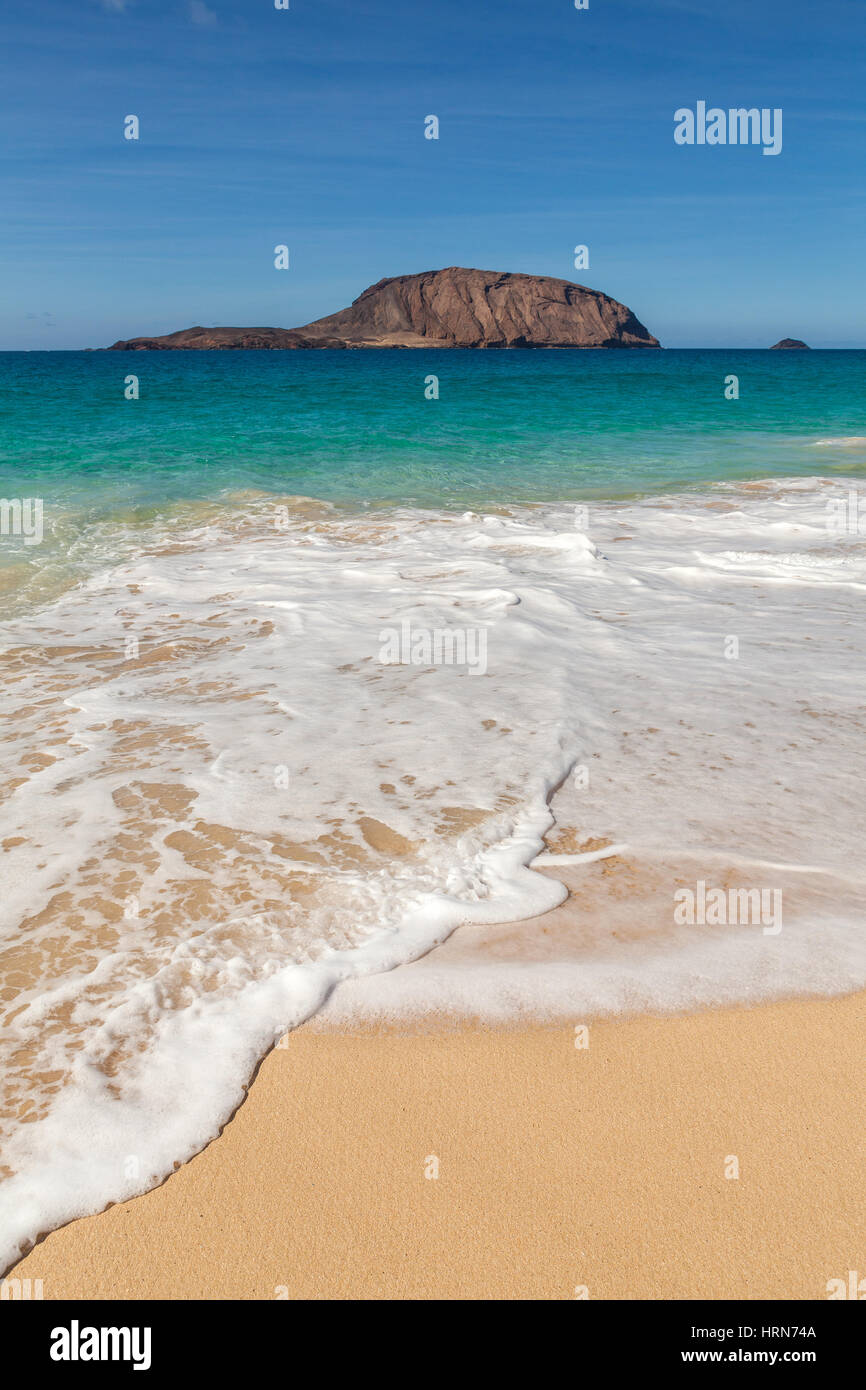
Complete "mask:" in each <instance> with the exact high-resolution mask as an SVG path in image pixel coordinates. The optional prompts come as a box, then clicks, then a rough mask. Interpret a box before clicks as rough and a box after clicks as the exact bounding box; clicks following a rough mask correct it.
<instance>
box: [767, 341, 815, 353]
mask: <svg viewBox="0 0 866 1390" xmlns="http://www.w3.org/2000/svg"><path fill="white" fill-rule="evenodd" d="M779 348H806V349H807V350H809V351H811V349H810V348H809V344H808V343H804V342H803V340H802V338H780V339H779V341H778V343H774V344H773V346H772V347H771V348H770V352H778V350H779Z"/></svg>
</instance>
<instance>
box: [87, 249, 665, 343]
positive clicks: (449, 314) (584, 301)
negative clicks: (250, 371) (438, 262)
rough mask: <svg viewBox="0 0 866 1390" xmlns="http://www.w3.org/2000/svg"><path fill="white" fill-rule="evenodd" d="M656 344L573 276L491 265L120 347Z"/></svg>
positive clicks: (409, 278) (621, 309) (399, 280)
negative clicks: (314, 314)
mask: <svg viewBox="0 0 866 1390" xmlns="http://www.w3.org/2000/svg"><path fill="white" fill-rule="evenodd" d="M658 346H659V343H658V340H657V339H656V338H654V337H653V336H652V334H651V333H649V332H648V331H647V330H646V328H644V326H643V324H642V323H640V322H639V321H638V319H636V318H635V316H634V314H633V313H632V311H631V310H630V309H628V308H626V306H625V305H624V304H620V303H618V301H617V300H615V299H611V298H610V297H609V296H608V295H606V294H602V293H601V292H600V291H599V290H590V289H587V288H586V287H585V286H583V285H575V284H572V283H571V282H570V281H568V280H555V279H552V278H551V277H549V276H546V275H521V274H500V273H498V272H496V271H488V270H465V269H463V268H461V267H460V266H450V267H449V268H448V269H447V270H429V271H424V272H422V273H421V274H419V275H397V276H395V277H393V278H392V279H387V280H380V281H379V282H378V283H377V284H375V285H371V286H370V288H369V289H366V290H364V293H363V294H361V295H359V297H358V298H357V299H356V300H355V301H354V303H353V304H351V305H350V306H349V308H348V309H341V310H339V312H338V313H336V314H329V315H328V316H327V317H326V318H322V319H316V320H315V322H313V323H308V324H306V325H305V326H304V327H302V328H294V329H285V328H211V329H205V328H191V329H184V330H183V331H182V332H180V333H170V334H167V335H166V336H165V337H162V338H131V339H127V340H123V341H121V342H117V343H114V344H113V347H114V348H115V349H148V348H156V349H160V348H246V347H256V348H258V347H264V348H313V347H330V348H352V347H410V348H412V347H443V348H508V347H551V348H553V347H581V348H598V347H605V348H614V347H622V348H626V347H649V348H657V347H658Z"/></svg>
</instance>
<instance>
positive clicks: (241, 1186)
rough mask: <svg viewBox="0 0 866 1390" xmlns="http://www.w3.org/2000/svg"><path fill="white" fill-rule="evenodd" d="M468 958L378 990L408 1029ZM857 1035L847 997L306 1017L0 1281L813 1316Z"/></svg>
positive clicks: (124, 1294) (218, 1294) (859, 1161)
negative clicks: (142, 1164)
mask: <svg viewBox="0 0 866 1390" xmlns="http://www.w3.org/2000/svg"><path fill="white" fill-rule="evenodd" d="M528 925H529V924H527V926H528ZM535 925H536V926H537V925H538V924H537V923H536V924H535ZM461 936H463V938H464V939H463V940H461ZM465 937H466V932H465V929H459V930H458V931H457V932H456V933H455V934H454V935H453V936H452V937H451V938H450V940H449V941H448V942H447V943H445V945H444V946H443V947H442V948H441V949H440V951H439V952H433V953H432V954H431V955H430V956H427V957H425V958H424V959H422V960H420V961H418V962H416V963H414V964H411V965H408V966H404V967H401V968H400V970H399V971H395V972H392V976H391V978H395V977H399V976H400V975H401V974H402V975H403V976H404V977H407V976H409V975H410V973H411V977H412V978H411V979H410V980H409V984H410V985H412V989H411V990H410V993H411V995H412V997H413V1001H414V1002H413V1007H416V1006H417V1000H418V998H419V997H423V993H424V988H425V979H426V977H427V976H428V975H429V974H430V972H431V970H432V971H438V970H441V968H442V964H443V960H444V961H445V963H446V964H447V959H448V956H449V955H454V954H455V953H456V954H457V955H458V956H460V955H461V954H462V955H463V957H464V963H465V956H466V954H467V951H468V952H469V953H471V951H472V950H473V949H474V948H473V945H472V942H471V939H470V940H469V945H468V946H467V944H466V939H465ZM479 949H481V948H480V947H479ZM382 978H385V977H382ZM338 993H339V991H338ZM337 1003H338V1001H337ZM353 1008H354V1004H353ZM864 1022H866V994H856V995H850V996H847V997H843V998H837V999H834V1000H805V1001H792V1002H782V1003H774V1004H765V1005H762V1006H758V1007H755V1008H749V1009H739V1008H736V1009H717V1010H705V1011H702V1012H698V1013H693V1014H689V1015H680V1016H665V1017H635V1018H629V1019H621V1020H602V1021H598V1022H594V1023H593V1022H590V1023H589V1024H580V1025H575V1024H574V1023H569V1024H567V1025H565V1024H561V1023H557V1024H556V1025H555V1026H551V1025H547V1026H540V1025H531V1024H527V1025H525V1026H520V1027H492V1026H489V1025H485V1024H484V1023H483V1022H481V1021H478V1020H476V1021H475V1022H471V1021H469V1020H466V1019H459V1018H456V1017H452V1018H448V1017H443V1016H442V1015H441V1014H428V1015H426V1016H424V1015H418V1014H417V1013H415V1014H414V1015H413V1018H411V1019H410V1018H409V1017H406V1018H404V1019H402V1020H401V1019H399V1018H397V1019H392V1020H391V1022H390V1023H385V1022H381V1021H379V1022H368V1023H367V1024H365V1025H361V1026H359V1025H357V1024H356V1025H354V1026H353V1025H352V1024H351V1023H350V1022H348V1021H347V1018H346V1016H345V1014H344V1013H341V1011H340V1008H339V1007H334V1008H331V1009H325V1011H324V1013H323V1014H322V1015H320V1016H319V1017H318V1018H317V1019H316V1020H314V1021H313V1022H312V1023H310V1024H308V1025H306V1026H304V1027H302V1028H300V1029H298V1030H297V1031H295V1032H294V1033H292V1034H291V1035H289V1036H288V1037H287V1038H286V1039H285V1040H284V1041H283V1044H282V1045H280V1046H279V1047H277V1048H275V1049H274V1050H273V1051H272V1052H271V1053H270V1055H269V1056H268V1057H266V1058H265V1060H264V1062H263V1063H262V1065H261V1067H260V1068H259V1071H258V1073H257V1075H256V1077H255V1079H254V1080H253V1082H252V1084H251V1086H250V1089H249V1093H248V1096H247V1099H246V1101H245V1102H244V1104H243V1105H241V1107H240V1108H239V1110H238V1111H237V1112H236V1114H235V1115H234V1117H233V1118H232V1119H231V1121H230V1122H229V1123H228V1125H226V1127H225V1128H224V1130H223V1132H222V1133H221V1135H220V1136H219V1138H217V1139H216V1140H214V1142H213V1143H211V1144H210V1145H209V1146H208V1147H207V1148H206V1149H205V1150H204V1151H203V1152H202V1153H201V1154H199V1155H198V1156H197V1157H196V1158H194V1159H193V1160H192V1161H191V1162H189V1163H188V1164H186V1165H185V1166H183V1167H181V1168H180V1169H178V1171H176V1172H175V1173H174V1175H173V1176H171V1177H170V1178H169V1179H168V1180H167V1181H166V1182H164V1183H163V1184H162V1185H161V1186H160V1187H159V1188H157V1189H155V1190H154V1191H152V1192H149V1193H147V1194H145V1195H143V1196H141V1197H138V1198H136V1199H134V1200H133V1201H130V1202H125V1203H121V1204H117V1205H115V1206H113V1207H111V1208H109V1209H108V1210H106V1211H105V1212H103V1213H102V1214H100V1215H97V1216H94V1217H89V1218H86V1219H83V1220H80V1221H75V1222H72V1223H71V1224H69V1225H68V1226H66V1227H64V1228H62V1229H61V1230H58V1231H55V1232H54V1233H52V1234H51V1235H49V1236H48V1237H47V1238H46V1239H45V1240H44V1241H41V1242H40V1243H39V1244H37V1246H36V1247H35V1248H34V1249H33V1250H32V1251H31V1253H30V1254H29V1255H28V1256H27V1257H26V1258H25V1259H24V1260H23V1261H22V1262H21V1263H20V1264H19V1265H18V1266H17V1267H16V1268H15V1269H14V1270H13V1271H10V1277H17V1278H21V1279H31V1280H36V1279H41V1280H42V1287H43V1296H44V1298H45V1299H59V1298H74V1299H103V1298H107V1299H133V1298H143V1299H155V1298H168V1299H211V1298H231V1299H274V1298H289V1299H303V1298H315V1299H414V1298H422V1299H439V1298H444V1299H475V1298H478V1299H519V1298H531V1299H545V1300H546V1299H574V1298H584V1297H588V1298H591V1299H617V1298H625V1299H650V1298H656V1299H658V1298H662V1299H685V1298H703V1299H714V1300H717V1299H733V1298H743V1299H752V1300H755V1299H757V1300H760V1299H765V1298H784V1299H824V1298H826V1297H827V1282H828V1280H830V1279H833V1278H842V1279H847V1277H848V1271H849V1270H852V1269H853V1270H858V1269H861V1268H862V1266H863V1248H862V1240H861V1237H860V1233H861V1232H862V1230H863V1227H864V1218H866V1197H864V1192H863V1183H862V1174H863V1166H864V1161H866V1138H864V1136H866V1125H864V1115H866V1105H864V1101H866V1078H864V1074H863V1068H862V1061H861V1058H860V1055H859V1050H858V1049H857V1048H856V1047H854V1046H852V1045H851V1039H852V1038H854V1037H857V1036H861V1035H862V1029H863V1026H864ZM736 1171H738V1172H739V1176H738V1177H735V1176H733V1174H734V1173H735V1172H736Z"/></svg>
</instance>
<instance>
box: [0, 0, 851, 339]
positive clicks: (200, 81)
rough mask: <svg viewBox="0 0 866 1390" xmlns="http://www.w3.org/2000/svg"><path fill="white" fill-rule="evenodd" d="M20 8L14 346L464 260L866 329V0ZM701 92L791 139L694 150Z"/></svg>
mask: <svg viewBox="0 0 866 1390" xmlns="http://www.w3.org/2000/svg"><path fill="white" fill-rule="evenodd" d="M2 30H3V48H4V54H5V60H6V61H5V63H4V67H5V70H6V74H5V77H4V85H3V91H2V94H0V122H2V139H0V179H2V190H3V198H2V206H3V213H2V217H0V256H2V260H3V265H4V269H5V273H4V276H3V281H4V292H3V295H2V300H0V348H5V349H17V348H78V347H90V346H94V347H98V346H105V345H107V344H109V343H111V342H113V341H114V340H115V339H117V338H119V337H130V336H133V335H137V334H150V333H166V332H171V331H172V330H174V329H178V328H186V327H189V326H190V325H192V324H197V323H202V324H236V325H244V326H254V325H262V324H263V325H278V326H281V327H294V326H296V325H299V324H303V323H306V322H308V321H309V320H311V319H313V318H318V317H320V316H322V315H324V314H327V313H331V312H333V311H334V310H335V309H338V308H342V307H343V306H344V305H345V304H347V303H349V302H350V301H351V300H352V299H354V298H355V297H356V296H357V295H358V294H359V293H360V292H361V290H362V289H364V288H365V287H366V286H367V285H369V284H372V283H373V282H374V281H376V280H378V279H380V278H381V277H383V276H386V275H396V274H401V273H407V272H412V271H418V270H427V269H435V268H439V267H441V266H446V265H455V264H456V265H467V266H479V267H482V268H484V269H494V270H521V271H529V272H533V273H537V274H544V275H556V276H560V277H562V278H564V279H573V280H577V281H578V282H580V283H585V284H588V285H591V286H592V287H593V288H596V289H601V290H604V291H605V292H606V293H608V294H611V295H613V296H614V297H615V298H616V299H620V300H622V301H623V302H624V303H626V304H628V305H629V306H630V307H631V308H632V309H633V310H634V311H635V313H636V314H637V315H638V317H639V318H640V319H642V321H643V322H644V323H645V324H646V325H647V326H648V327H649V328H650V330H651V331H652V332H653V333H655V334H656V335H657V336H658V337H659V338H660V340H661V341H662V343H663V344H665V345H666V346H670V347H677V346H682V347H693V346H708V347H713V346H720V347H721V346H743V347H751V346H754V347H765V346H769V344H770V343H772V342H775V341H776V339H778V338H780V337H784V336H794V337H802V338H804V339H805V340H806V341H807V342H809V343H811V344H812V345H813V346H825V347H863V346H866V321H864V307H866V293H864V290H866V271H864V256H863V247H864V226H866V218H864V212H866V178H864V172H866V159H864V149H866V83H864V82H863V80H862V72H863V59H864V38H866V5H864V4H863V0H725V2H723V0H719V3H711V0H644V2H642V0H590V8H589V9H588V10H586V11H577V10H575V8H574V5H573V0H430V2H428V3H423V0H354V2H353V0H291V9H290V10H289V11H287V12H285V11H277V10H275V8H274V5H273V0H40V3H39V4H38V5H30V4H28V5H21V6H14V7H13V6H12V5H11V4H8V5H7V6H6V7H5V17H4V20H3V25H2ZM699 100H705V101H707V102H708V104H709V105H711V106H712V105H718V106H720V107H723V108H728V107H730V106H748V107H751V106H757V107H781V108H782V110H783V112H784V124H783V130H784V143H783V149H782V153H781V154H780V155H779V156H778V157H767V156H763V155H762V152H761V150H760V148H755V147H751V146H746V147H740V146H727V147H717V148H711V147H706V146H705V147H703V148H701V147H696V146H695V147H681V146H677V145H675V143H674V140H673V129H674V119H673V116H674V111H675V110H676V109H677V108H678V107H682V106H691V107H694V106H695V104H696V102H697V101H699ZM129 114H135V115H137V116H138V117H139V119H140V122H141V138H140V139H139V140H138V141H137V142H136V141H127V140H124V138H123V121H124V117H125V116H127V115H129ZM429 114H435V115H437V116H438V117H439V120H440V138H439V140H438V141H433V140H425V139H424V117H425V116H427V115H429ZM278 243H286V244H287V245H288V246H289V247H290V252H291V268H290V270H288V271H285V272H280V271H277V270H275V269H274V266H273V248H274V246H275V245H276V244H278ZM577 243H585V244H587V245H588V246H589V250H590V265H589V269H588V270H584V271H576V270H575V269H574V264H573V247H574V246H575V244H577Z"/></svg>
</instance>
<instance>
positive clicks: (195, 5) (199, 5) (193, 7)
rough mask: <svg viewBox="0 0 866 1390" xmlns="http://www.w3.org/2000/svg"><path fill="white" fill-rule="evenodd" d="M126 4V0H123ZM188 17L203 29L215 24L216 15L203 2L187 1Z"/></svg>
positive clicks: (198, 0) (202, 0)
mask: <svg viewBox="0 0 866 1390" xmlns="http://www.w3.org/2000/svg"><path fill="white" fill-rule="evenodd" d="M123 3H124V4H125V3H126V0H123ZM189 17H190V19H191V20H192V22H193V24H200V25H202V26H203V27H204V26H205V25H208V24H216V15H215V14H214V12H213V10H209V9H208V7H207V5H206V4H205V3H204V0H189Z"/></svg>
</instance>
